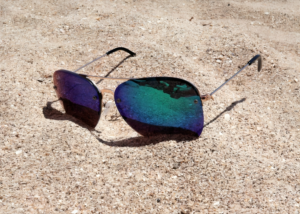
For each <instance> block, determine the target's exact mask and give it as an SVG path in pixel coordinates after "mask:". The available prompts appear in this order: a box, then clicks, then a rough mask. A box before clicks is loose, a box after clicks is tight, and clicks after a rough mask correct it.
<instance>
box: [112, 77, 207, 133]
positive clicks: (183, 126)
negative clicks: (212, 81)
mask: <svg viewBox="0 0 300 214" xmlns="http://www.w3.org/2000/svg"><path fill="white" fill-rule="evenodd" d="M115 100H116V105H117V108H118V110H119V112H120V114H121V115H122V117H123V118H124V120H125V121H126V122H127V123H128V124H129V125H130V126H131V127H132V128H133V129H135V130H136V131H137V132H139V133H140V134H141V135H143V136H151V135H158V134H185V135H197V136H200V134H201V132H202V129H203V123H204V119H203V110H202V102H201V98H200V96H199V93H198V91H197V89H196V88H195V87H194V86H193V85H192V84H191V83H189V82H187V81H185V80H182V79H178V78H169V77H156V78H142V79H134V80H129V81H127V82H124V83H122V84H121V85H119V86H118V87H117V89H116V91H115ZM117 100H119V102H117Z"/></svg>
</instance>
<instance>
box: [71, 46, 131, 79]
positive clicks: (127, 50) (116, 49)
mask: <svg viewBox="0 0 300 214" xmlns="http://www.w3.org/2000/svg"><path fill="white" fill-rule="evenodd" d="M116 51H125V52H127V53H129V54H130V56H132V57H133V56H136V54H135V53H134V52H132V51H131V50H129V49H127V48H123V47H118V48H115V49H112V50H110V51H108V52H107V53H106V54H104V55H102V56H99V57H97V58H96V59H94V60H93V61H91V62H89V63H87V64H85V65H83V66H81V67H80V68H77V69H76V70H75V71H74V72H75V73H76V72H77V71H79V70H80V69H82V68H84V67H86V66H88V65H89V64H92V63H93V62H95V61H97V60H99V59H101V58H102V57H105V56H108V55H110V54H112V53H114V52H116Z"/></svg>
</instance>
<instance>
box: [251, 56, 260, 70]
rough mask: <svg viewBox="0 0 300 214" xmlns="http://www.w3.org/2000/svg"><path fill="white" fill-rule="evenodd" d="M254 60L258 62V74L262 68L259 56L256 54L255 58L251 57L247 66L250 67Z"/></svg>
mask: <svg viewBox="0 0 300 214" xmlns="http://www.w3.org/2000/svg"><path fill="white" fill-rule="evenodd" d="M256 60H258V67H257V70H258V72H259V71H261V68H262V59H261V56H260V55H259V54H257V55H256V56H255V57H253V58H252V59H251V60H250V61H249V62H248V65H251V64H252V63H253V62H255V61H256Z"/></svg>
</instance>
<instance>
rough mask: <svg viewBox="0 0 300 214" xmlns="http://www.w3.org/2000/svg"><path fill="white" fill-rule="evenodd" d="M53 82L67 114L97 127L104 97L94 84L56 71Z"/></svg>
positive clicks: (72, 74) (63, 71) (68, 73)
mask: <svg viewBox="0 0 300 214" xmlns="http://www.w3.org/2000/svg"><path fill="white" fill-rule="evenodd" d="M53 82H54V88H55V91H56V94H57V96H58V98H59V99H60V101H61V103H62V105H63V107H64V109H65V111H66V113H67V114H69V115H72V116H73V117H75V118H77V119H80V120H81V121H83V122H84V123H86V124H87V125H89V126H91V127H96V125H97V123H98V121H99V118H100V113H101V102H102V95H101V94H100V93H99V91H98V89H97V88H96V87H95V86H94V85H93V83H92V82H91V81H90V80H88V79H86V78H84V77H82V76H80V75H78V74H76V73H74V72H71V71H66V70H58V71H55V73H54V75H53Z"/></svg>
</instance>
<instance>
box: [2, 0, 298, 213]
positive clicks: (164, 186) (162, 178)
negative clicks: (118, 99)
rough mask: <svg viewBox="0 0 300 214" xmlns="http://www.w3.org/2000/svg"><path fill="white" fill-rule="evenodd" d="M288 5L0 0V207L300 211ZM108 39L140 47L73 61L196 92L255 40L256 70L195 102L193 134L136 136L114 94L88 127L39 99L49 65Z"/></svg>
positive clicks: (97, 50) (108, 45)
mask: <svg viewBox="0 0 300 214" xmlns="http://www.w3.org/2000/svg"><path fill="white" fill-rule="evenodd" d="M299 14H300V2H299V1H298V0H272V1H271V0H269V1H267V0H266V1H262V0H249V1H244V0H235V1H232V0H228V1H220V0H215V1H205V0H201V1H192V0H191V1H187V0H180V1H179V0H170V1H164V0H162V1H146V0H145V1H139V0H125V1H108V0H103V1H100V0H99V1H96V0H86V1H78V0H73V1H71V0H65V1H58V0H47V1H46V0H26V1H21V0H14V1H13V0H1V1H0V17H1V19H0V61H1V63H0V71H1V74H0V213H73V214H75V213H174V214H175V213H180V214H183V213H185V214H187V213H293V214H296V213H300V144H299V138H300V113H299V111H300V69H299V68H300V15H299ZM119 46H123V47H126V48H129V49H130V50H132V51H134V52H136V53H137V56H136V57H130V58H126V57H127V54H126V53H121V52H118V53H115V54H113V55H111V56H110V57H107V58H105V59H103V60H102V61H100V62H97V63H95V64H93V65H91V66H90V67H88V68H86V69H85V70H83V71H82V72H83V73H89V74H96V75H107V74H108V73H109V76H111V77H120V76H123V77H145V76H172V77H179V78H184V79H186V80H188V81H191V82H193V83H194V84H195V85H196V86H197V87H198V88H199V90H200V93H202V94H205V93H209V92H211V91H212V90H213V89H215V88H216V87H217V86H219V85H220V84H221V83H223V82H224V81H225V79H227V78H229V77H230V75H232V74H233V73H234V72H236V71H237V70H238V69H239V68H241V67H242V66H243V65H245V64H246V63H247V61H248V60H250V59H251V58H252V57H253V56H254V55H255V54H261V55H262V56H263V70H262V71H261V72H260V73H258V72H257V70H256V69H257V65H252V66H251V67H249V68H247V70H245V71H244V72H243V73H242V74H240V75H239V76H238V77H237V78H235V79H234V80H233V81H232V82H231V83H230V84H229V85H227V86H225V87H224V88H223V89H222V91H220V92H218V93H217V94H216V95H215V100H214V101H209V102H206V103H205V104H204V111H205V112H204V114H205V124H206V125H205V128H204V131H203V133H202V135H201V136H200V137H199V138H197V139H189V138H188V137H185V136H172V137H171V138H170V137H165V136H163V137H152V138H144V137H142V136H139V135H138V134H137V133H136V132H135V131H134V130H132V129H131V128H130V127H129V126H128V125H127V124H126V123H125V122H124V121H123V119H122V118H121V117H120V115H119V113H118V112H117V109H116V107H115V106H114V107H113V109H111V111H110V112H109V114H108V115H106V116H105V117H102V118H101V121H100V122H99V124H98V125H97V127H96V131H90V130H89V129H88V128H87V127H86V126H85V125H84V124H82V123H81V122H80V121H78V120H76V119H74V118H72V117H71V116H68V115H65V114H64V113H63V109H62V108H61V106H60V105H59V103H58V102H55V103H53V104H52V105H50V103H48V102H52V101H55V100H56V99H57V98H56V95H55V92H54V90H53V83H52V75H53V72H54V71H55V70H58V69H61V68H64V69H68V70H75V69H76V68H78V67H80V66H81V65H83V64H85V63H86V62H88V61H90V60H92V59H94V58H96V57H97V56H100V55H102V54H104V53H105V52H107V51H108V50H110V49H113V48H115V47H119ZM94 81H95V82H98V80H97V79H94ZM119 83H120V82H118V81H106V80H105V81H102V82H100V83H98V84H97V85H98V87H99V88H100V90H101V89H104V88H111V89H114V88H115V87H116V86H117V85H118V84H119ZM112 100H113V96H111V95H105V97H104V104H105V103H106V102H108V101H112ZM47 103H48V104H47Z"/></svg>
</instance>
